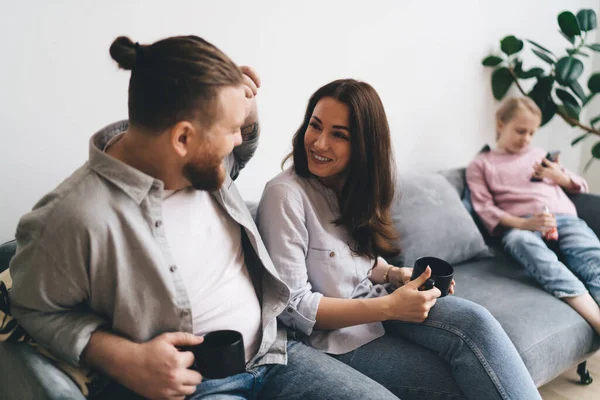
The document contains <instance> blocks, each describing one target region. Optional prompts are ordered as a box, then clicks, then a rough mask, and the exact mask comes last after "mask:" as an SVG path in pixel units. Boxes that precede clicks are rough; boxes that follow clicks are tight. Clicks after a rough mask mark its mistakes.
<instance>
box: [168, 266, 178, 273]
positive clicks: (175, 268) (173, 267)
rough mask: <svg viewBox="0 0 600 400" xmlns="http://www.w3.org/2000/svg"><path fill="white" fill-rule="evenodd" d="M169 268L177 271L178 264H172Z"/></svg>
mask: <svg viewBox="0 0 600 400" xmlns="http://www.w3.org/2000/svg"><path fill="white" fill-rule="evenodd" d="M169 270H170V271H171V272H175V271H177V266H176V265H171V268H169Z"/></svg>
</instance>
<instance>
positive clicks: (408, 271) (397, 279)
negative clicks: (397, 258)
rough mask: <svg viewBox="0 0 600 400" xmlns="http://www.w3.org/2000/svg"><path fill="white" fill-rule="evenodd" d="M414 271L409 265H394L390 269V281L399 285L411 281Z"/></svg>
mask: <svg viewBox="0 0 600 400" xmlns="http://www.w3.org/2000/svg"><path fill="white" fill-rule="evenodd" d="M412 272H413V269H412V268H409V267H402V268H397V267H394V268H392V270H391V271H390V275H389V277H390V283H392V284H394V285H395V286H397V287H400V286H402V285H404V284H405V283H408V282H409V281H410V276H411V275H412Z"/></svg>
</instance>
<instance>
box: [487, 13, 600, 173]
mask: <svg viewBox="0 0 600 400" xmlns="http://www.w3.org/2000/svg"><path fill="white" fill-rule="evenodd" d="M558 26H559V28H560V30H559V32H560V33H561V34H562V36H563V37H564V38H565V39H566V40H567V42H568V43H569V46H568V47H567V48H566V49H565V50H566V54H565V55H562V56H560V57H559V56H558V55H556V54H554V53H553V52H551V51H550V50H548V49H547V48H546V47H544V46H542V45H541V44H538V43H537V42H534V41H533V40H529V39H525V41H526V42H527V43H528V46H527V47H528V49H529V50H530V51H531V52H532V53H533V54H535V55H536V56H537V57H538V58H539V59H540V60H542V61H543V62H544V63H545V68H540V67H533V68H531V69H528V70H524V69H523V60H522V58H521V51H522V50H523V48H524V41H523V40H521V39H519V38H517V37H515V36H513V35H509V36H506V37H504V38H503V39H502V40H501V41H500V50H501V51H502V53H500V54H498V55H489V56H487V57H485V58H484V59H483V61H482V64H483V65H484V66H486V67H493V68H494V71H493V72H492V92H493V94H494V97H495V98H496V100H502V98H503V97H504V96H505V95H506V93H507V92H508V89H510V87H511V86H512V84H513V83H515V84H516V86H517V88H518V89H519V90H520V91H521V93H522V94H523V95H525V96H529V97H531V99H532V100H533V101H535V103H536V104H537V105H538V106H539V107H540V110H542V125H544V124H546V123H548V122H549V121H550V120H551V119H552V118H553V117H554V116H555V115H559V116H560V117H561V118H562V119H564V120H565V121H566V122H567V123H568V124H570V125H571V126H573V127H576V128H578V129H580V130H582V131H583V133H582V134H581V135H579V136H578V137H577V138H575V139H574V140H573V141H572V142H571V145H575V144H577V143H579V142H580V141H582V140H584V139H586V138H588V137H595V136H594V135H597V136H598V138H599V139H600V114H599V115H596V116H594V117H592V118H590V119H589V121H588V122H584V121H581V120H580V115H581V110H582V109H583V107H585V106H586V105H587V104H588V103H589V102H590V100H591V99H592V98H593V97H594V96H595V95H596V94H598V93H600V72H595V73H593V74H592V75H591V76H590V78H589V79H588V81H587V85H586V86H587V90H586V88H584V87H582V85H581V84H580V83H579V78H580V77H581V75H582V74H583V70H584V64H583V63H582V62H581V59H582V58H583V57H589V53H590V52H591V51H595V52H600V43H590V42H589V40H588V33H589V32H591V31H593V30H594V29H596V27H597V19H596V13H595V12H594V10H590V9H584V10H580V11H579V12H578V13H577V15H575V14H573V13H572V12H569V11H564V12H561V13H560V14H559V15H558ZM523 79H536V83H535V85H534V86H533V88H532V89H531V90H530V91H529V92H528V93H526V92H525V90H523V87H522V86H521V84H520V83H519V81H520V80H523ZM591 153H592V157H591V158H590V160H589V161H588V163H587V164H586V166H585V168H584V170H587V168H588V167H589V166H590V164H591V162H592V161H593V160H594V159H600V140H598V141H597V142H596V143H595V144H594V145H593V146H592V150H591Z"/></svg>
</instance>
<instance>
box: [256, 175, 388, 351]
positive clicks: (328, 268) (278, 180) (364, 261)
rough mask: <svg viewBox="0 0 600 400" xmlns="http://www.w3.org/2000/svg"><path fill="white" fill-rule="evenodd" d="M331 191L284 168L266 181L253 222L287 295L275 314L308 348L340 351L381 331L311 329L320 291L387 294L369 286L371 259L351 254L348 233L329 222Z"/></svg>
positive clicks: (373, 327)
mask: <svg viewBox="0 0 600 400" xmlns="http://www.w3.org/2000/svg"><path fill="white" fill-rule="evenodd" d="M339 215H340V214H339V207H338V202H337V198H336V195H335V193H334V192H333V191H332V190H330V189H327V188H325V187H324V186H323V185H322V184H320V183H319V182H318V181H317V180H316V179H314V178H308V179H305V178H301V177H299V176H297V175H296V174H295V173H294V172H293V169H287V170H286V171H284V172H282V173H281V174H279V175H278V176H276V177H275V178H274V179H272V180H271V181H270V182H268V183H267V185H266V187H265V191H264V193H263V195H262V199H261V201H260V204H259V207H258V214H257V223H258V228H259V231H260V234H261V236H262V238H263V241H264V243H265V245H266V247H267V250H268V252H269V255H270V256H271V259H272V261H273V264H274V265H275V268H276V269H277V271H278V272H279V275H280V277H281V279H283V281H284V282H285V283H286V284H287V285H288V286H289V287H290V289H291V292H292V295H291V300H290V303H289V304H288V307H287V308H286V309H285V310H284V311H283V313H282V314H281V315H280V316H279V319H280V320H281V321H282V322H283V323H284V324H286V325H288V326H290V327H291V328H293V329H294V330H296V331H298V332H300V333H301V334H302V336H304V337H303V340H305V341H306V342H307V343H308V344H310V345H311V346H312V347H314V348H316V349H318V350H321V351H324V352H327V353H331V354H343V353H347V352H349V351H352V350H354V349H356V348H358V347H360V346H362V345H363V344H366V343H369V342H370V341H372V340H374V339H376V338H378V337H381V336H383V334H384V333H385V331H384V328H383V325H382V324H381V323H379V322H376V323H370V324H363V325H356V326H351V327H347V328H342V329H336V330H330V331H324V330H316V329H313V328H314V324H315V318H316V315H317V309H318V307H319V302H320V300H321V298H322V297H323V296H326V297H335V298H354V299H355V298H366V297H379V296H383V295H387V294H388V292H387V291H386V288H385V286H383V285H373V284H372V283H371V281H370V280H369V274H370V272H371V269H372V267H373V264H374V260H372V259H369V258H367V257H358V256H356V255H354V254H353V253H352V251H351V249H350V246H349V245H348V243H350V240H351V239H350V235H349V234H348V232H347V231H346V229H344V228H343V227H340V226H336V225H335V224H333V222H332V221H334V220H335V219H337V218H338V217H339Z"/></svg>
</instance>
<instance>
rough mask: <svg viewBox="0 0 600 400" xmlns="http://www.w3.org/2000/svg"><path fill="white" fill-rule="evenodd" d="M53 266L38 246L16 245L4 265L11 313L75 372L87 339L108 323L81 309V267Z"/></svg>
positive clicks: (84, 288)
mask: <svg viewBox="0 0 600 400" xmlns="http://www.w3.org/2000/svg"><path fill="white" fill-rule="evenodd" d="M72 261H73V260H69V259H66V260H63V261H61V262H58V260H56V256H53V255H52V254H51V252H49V251H47V250H45V249H44V248H43V246H42V245H41V243H39V242H38V241H36V242H33V241H28V240H24V239H20V238H19V235H17V253H16V255H15V257H14V258H13V260H12V262H11V264H10V271H11V276H12V279H13V286H12V289H11V290H10V291H9V298H10V302H11V313H12V314H13V316H14V317H15V318H16V319H17V321H18V322H19V324H21V326H22V327H23V328H24V329H25V331H26V332H27V333H28V334H29V335H30V336H31V337H32V338H33V339H34V340H35V341H36V342H38V343H39V344H40V345H42V346H44V347H46V348H47V349H49V350H50V351H51V352H52V353H53V354H54V355H56V356H57V357H59V358H60V359H62V360H65V361H66V362H68V363H70V364H71V365H74V366H79V362H80V357H81V353H82V352H83V350H84V349H85V347H86V346H87V344H88V342H89V340H90V337H91V335H92V333H93V332H94V331H95V330H97V329H98V328H100V327H106V328H109V327H110V323H109V321H108V320H107V319H106V318H104V317H102V316H100V315H98V314H96V313H94V312H93V311H92V310H91V309H90V308H89V307H88V305H87V299H88V296H89V279H88V278H87V270H86V268H85V264H82V265H73V263H72Z"/></svg>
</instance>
